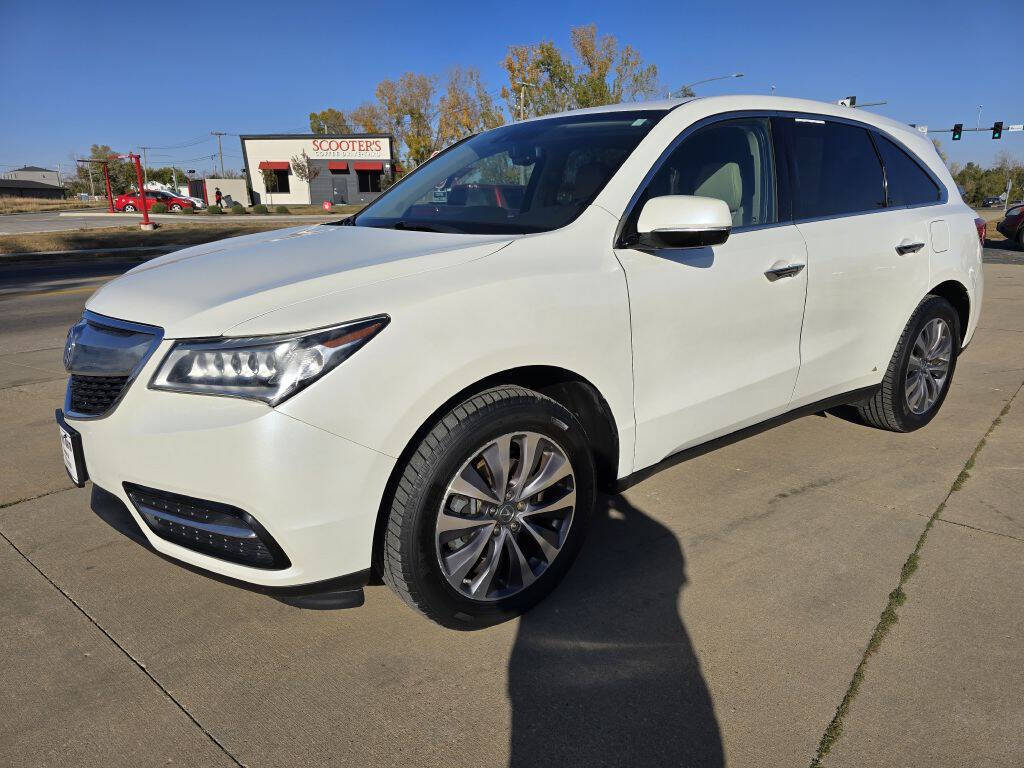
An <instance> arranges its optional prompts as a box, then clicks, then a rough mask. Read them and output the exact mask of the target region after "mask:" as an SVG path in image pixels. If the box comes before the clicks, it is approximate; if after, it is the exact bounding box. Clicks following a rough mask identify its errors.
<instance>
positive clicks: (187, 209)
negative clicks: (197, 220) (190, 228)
mask: <svg viewBox="0 0 1024 768" xmlns="http://www.w3.org/2000/svg"><path fill="white" fill-rule="evenodd" d="M195 212H196V209H195V208H193V207H192V206H191V205H186V206H185V207H183V208H182V209H181V211H179V213H188V214H192V213H195Z"/></svg>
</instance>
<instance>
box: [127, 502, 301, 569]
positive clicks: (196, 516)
mask: <svg viewBox="0 0 1024 768" xmlns="http://www.w3.org/2000/svg"><path fill="white" fill-rule="evenodd" d="M124 489H125V491H127V493H128V498H129V499H131V500H132V503H133V504H134V505H135V508H136V509H137V510H138V511H139V514H140V515H142V519H143V520H145V521H146V525H148V526H149V529H150V530H151V531H153V533H155V534H156V535H157V536H159V537H160V538H161V539H165V540H166V541H170V542H172V543H174V544H178V545H180V546H182V547H186V548H188V549H192V550H195V551H196V552H202V553H203V554H206V555H211V556H213V557H217V558H220V559H221V560H228V561H230V562H232V563H239V564H241V565H248V566H251V567H253V568H266V569H274V570H276V569H281V568H287V567H288V566H289V565H291V563H290V562H289V560H288V557H287V556H286V555H285V553H284V552H283V551H282V549H281V547H280V546H278V544H277V542H276V541H274V539H273V538H272V537H271V536H270V534H269V533H267V531H266V529H264V528H263V526H262V525H260V524H259V523H258V522H257V521H256V519H255V518H254V517H253V516H252V515H250V514H249V513H248V512H246V511H244V510H241V509H239V508H238V507H232V506H230V505H228V504H221V503H219V502H216V501H206V500H204V499H196V498H193V497H191V496H182V495H180V494H177V493H169V492H167V491H158V490H156V489H153V488H144V487H143V486H140V485H134V484H132V483H125V484H124Z"/></svg>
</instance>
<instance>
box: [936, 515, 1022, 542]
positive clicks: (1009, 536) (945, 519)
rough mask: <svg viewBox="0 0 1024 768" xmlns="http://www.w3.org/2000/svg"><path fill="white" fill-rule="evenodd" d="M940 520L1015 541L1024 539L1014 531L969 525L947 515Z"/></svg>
mask: <svg viewBox="0 0 1024 768" xmlns="http://www.w3.org/2000/svg"><path fill="white" fill-rule="evenodd" d="M938 521H939V522H940V523H946V524H947V525H958V526H960V527H961V528H970V529H971V530H972V531H978V532H979V533H988V534H991V535H992V536H1003V537H1004V538H1007V539H1013V540H1014V541H1024V538H1021V537H1020V536H1014V535H1013V534H1012V533H1000V532H999V531H990V530H988V529H987V528H979V527H978V526H976V525H968V524H967V523H960V522H957V521H956V520H950V519H948V518H945V517H940V518H938Z"/></svg>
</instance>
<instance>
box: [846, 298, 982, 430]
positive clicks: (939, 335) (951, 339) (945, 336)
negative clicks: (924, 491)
mask: <svg viewBox="0 0 1024 768" xmlns="http://www.w3.org/2000/svg"><path fill="white" fill-rule="evenodd" d="M961 333H962V330H961V328H960V317H959V315H957V313H956V310H954V309H953V307H952V305H951V304H950V303H949V302H948V301H946V300H945V299H944V298H942V297H941V296H926V297H925V299H924V301H922V302H921V303H920V304H918V305H917V309H916V310H914V314H913V315H911V317H910V320H909V321H908V322H907V326H906V328H904V330H903V335H902V336H901V337H900V340H899V343H898V344H897V345H896V351H895V352H894V353H893V356H892V360H891V361H890V362H889V367H888V368H887V369H886V373H885V378H883V379H882V385H881V386H880V387H879V389H878V391H877V392H876V393H875V394H874V395H873V396H872V397H871V398H870V399H868V400H865V401H864V402H863V403H860V404H858V406H857V410H858V411H859V412H860V416H861V418H862V419H863V420H864V421H865V422H867V423H868V424H870V425H871V426H874V427H878V428H879V429H887V430H890V431H892V432H912V431H914V430H915V429H920V428H921V427H923V426H924V425H925V424H927V423H928V422H929V421H931V420H932V419H933V418H934V417H935V414H936V413H938V412H939V408H941V407H942V403H943V402H944V401H945V399H946V394H947V393H948V392H949V386H950V384H951V382H952V380H953V372H954V371H955V370H956V361H957V355H958V353H959V351H960V339H961V338H962V336H961Z"/></svg>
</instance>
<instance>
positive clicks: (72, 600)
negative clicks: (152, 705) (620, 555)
mask: <svg viewBox="0 0 1024 768" xmlns="http://www.w3.org/2000/svg"><path fill="white" fill-rule="evenodd" d="M62 490H67V489H62ZM59 492H60V491H50V492H49V493H41V494H39V495H38V496H35V497H33V498H36V499H39V498H42V497H43V496H49V495H51V494H54V493H59ZM22 501H31V499H22ZM19 503H21V502H17V501H16V502H11V503H10V504H5V505H4V506H11V505H12V504H19ZM0 539H3V540H4V541H6V542H7V543H8V544H9V545H10V547H11V549H13V550H14V551H15V552H17V553H18V554H19V555H21V557H22V559H23V560H24V561H25V562H26V563H28V564H29V565H30V566H31V567H32V568H33V569H34V570H35V571H36V573H38V574H39V575H40V576H42V577H43V578H44V579H45V580H46V581H47V583H49V585H50V586H51V587H53V588H54V589H55V590H57V592H59V593H60V594H61V595H62V596H63V597H64V599H65V600H67V601H68V602H69V603H71V605H73V606H74V607H75V608H76V609H77V610H78V612H79V613H81V614H82V615H83V616H84V617H85V618H86V619H87V620H88V621H89V623H90V624H92V625H93V626H94V627H96V629H98V630H99V631H100V632H102V633H103V635H104V637H106V638H107V639H108V640H109V641H110V642H111V643H113V644H114V647H116V648H117V649H118V650H119V651H121V653H123V654H124V655H125V656H126V657H127V658H128V659H129V661H131V663H132V664H134V665H135V666H136V668H137V669H138V670H139V671H140V672H142V674H144V675H145V676H146V677H148V678H149V680H150V682H152V683H153V685H155V686H156V687H157V688H158V689H159V690H160V692H161V693H163V695H164V696H166V697H167V698H168V699H169V700H170V701H171V703H173V704H174V706H176V707H177V708H178V709H179V710H180V711H181V713H182V714H183V715H185V717H187V718H188V719H189V720H191V721H192V724H193V725H195V727H196V728H198V729H199V730H200V731H201V732H202V734H203V735H204V736H206V738H207V739H209V740H210V741H211V742H212V743H213V744H214V746H216V747H217V748H218V749H219V750H220V751H221V752H223V753H224V755H225V756H226V757H227V758H228V759H230V760H231V762H233V763H234V764H235V765H237V766H238V767H239V768H247V767H246V765H245V763H243V762H241V761H240V760H239V759H238V758H237V757H235V756H234V755H233V754H232V753H231V751H230V750H229V749H228V748H227V747H225V746H224V745H223V744H222V743H221V742H220V740H219V739H218V738H217V737H216V736H214V735H213V734H212V733H211V732H210V731H208V730H207V729H206V728H205V727H204V726H203V724H202V723H200V722H199V720H197V719H196V717H195V716H194V715H193V714H192V713H191V712H189V711H188V708H187V707H186V706H185V705H184V704H182V703H181V702H180V701H178V699H176V698H175V697H174V694H172V693H171V692H170V691H169V690H167V688H165V687H164V686H163V684H162V683H161V682H160V681H159V680H157V679H156V678H155V677H154V676H153V674H152V673H151V672H150V671H149V670H148V669H146V665H145V664H143V663H142V662H141V661H139V660H138V659H137V658H135V657H134V656H133V655H132V654H131V652H130V651H129V650H128V649H127V648H125V647H124V646H123V645H121V643H119V642H118V641H117V640H116V639H115V638H114V636H113V635H111V634H110V633H109V632H108V631H107V630H106V629H104V628H103V626H102V625H101V624H100V623H99V622H98V621H97V620H96V619H95V618H93V616H92V615H91V614H90V613H89V612H88V611H87V610H85V608H83V607H82V606H81V605H80V604H79V603H78V601H77V600H75V598H73V597H72V596H71V595H69V594H68V593H67V592H66V591H65V590H64V589H63V588H62V587H61V586H60V585H59V584H57V582H55V581H54V580H53V579H51V578H50V577H49V576H47V575H46V574H45V573H44V572H43V570H42V569H41V568H40V567H39V566H38V565H36V564H35V563H34V562H33V561H32V558H30V557H29V556H28V555H26V554H25V553H24V552H22V551H21V549H19V548H18V545H17V544H15V543H14V542H13V541H11V540H10V538H8V537H7V534H5V533H4V532H3V531H0Z"/></svg>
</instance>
